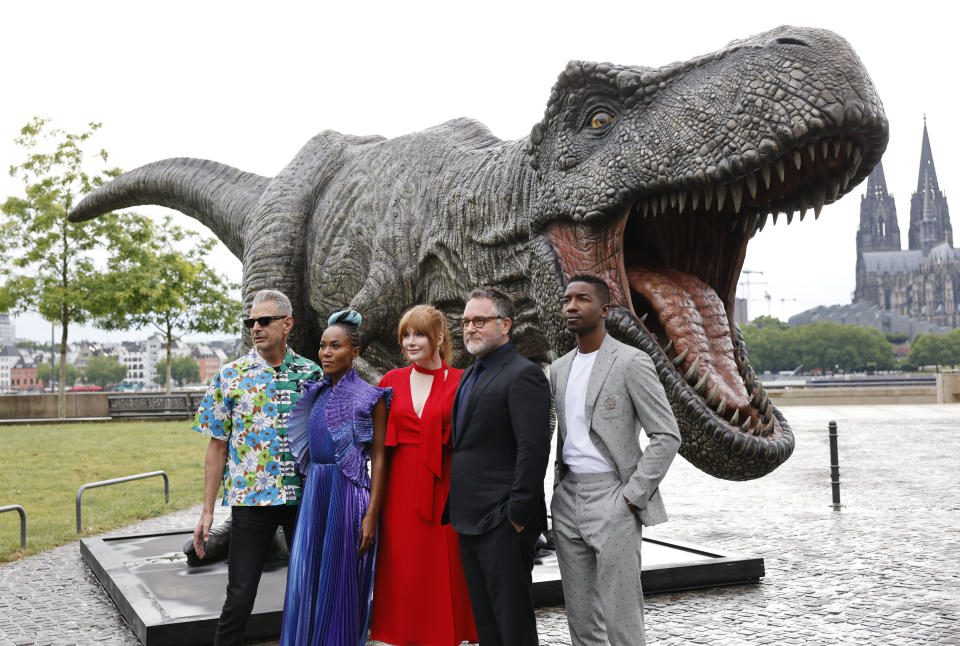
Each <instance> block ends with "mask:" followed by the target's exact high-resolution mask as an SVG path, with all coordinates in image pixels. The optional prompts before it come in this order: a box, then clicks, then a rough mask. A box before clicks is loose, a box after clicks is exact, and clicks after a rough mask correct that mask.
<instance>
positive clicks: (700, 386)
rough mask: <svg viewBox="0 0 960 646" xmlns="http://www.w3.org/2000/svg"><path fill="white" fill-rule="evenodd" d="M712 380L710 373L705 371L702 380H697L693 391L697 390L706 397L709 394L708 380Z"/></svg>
mask: <svg viewBox="0 0 960 646" xmlns="http://www.w3.org/2000/svg"><path fill="white" fill-rule="evenodd" d="M709 378H710V371H709V370H704V371H703V375H702V376H701V377H700V379H698V380H697V383H696V384H695V385H694V386H693V389H694V390H696V391H697V392H698V393H700V394H701V395H706V393H707V380H708V379H709Z"/></svg>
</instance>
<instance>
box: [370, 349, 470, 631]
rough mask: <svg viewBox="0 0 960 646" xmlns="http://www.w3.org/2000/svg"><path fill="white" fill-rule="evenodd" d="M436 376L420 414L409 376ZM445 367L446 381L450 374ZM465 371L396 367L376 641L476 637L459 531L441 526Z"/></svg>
mask: <svg viewBox="0 0 960 646" xmlns="http://www.w3.org/2000/svg"><path fill="white" fill-rule="evenodd" d="M414 369H416V370H417V371H418V372H424V373H432V374H433V375H434V377H433V385H432V387H431V390H430V394H429V396H428V397H427V401H426V403H425V404H424V406H423V410H422V411H421V415H420V416H419V417H418V416H417V414H416V413H415V412H414V409H413V397H412V395H411V392H410V373H411V371H412V370H414ZM444 371H446V378H444ZM462 374H463V371H462V370H458V369H456V368H450V367H449V366H446V365H444V366H443V367H442V368H440V369H439V370H435V371H431V370H424V369H422V368H420V367H419V366H411V367H409V368H400V369H398V370H391V371H390V372H388V373H387V374H386V375H384V377H383V379H381V380H380V384H379V385H380V386H381V387H386V386H389V387H392V388H393V401H392V402H391V405H390V416H389V417H388V419H387V438H386V446H387V447H389V448H388V449H387V451H388V455H389V456H390V457H389V462H388V471H387V483H386V484H387V486H386V490H385V497H384V501H383V507H382V511H381V515H380V528H379V534H378V539H377V540H378V545H377V566H376V574H375V579H374V584H373V610H372V614H371V619H370V628H371V633H370V638H371V639H374V640H378V641H382V642H385V643H387V644H394V645H396V646H410V645H414V644H415V645H417V646H456V645H459V644H460V643H461V642H463V641H469V642H476V641H477V629H476V627H475V626H474V623H473V611H472V610H471V607H470V597H469V595H468V592H467V583H466V579H465V578H464V576H463V565H462V564H461V562H460V545H459V541H458V540H457V533H456V532H455V531H454V530H453V528H452V527H451V526H449V525H441V524H440V516H441V514H442V513H443V506H444V505H445V504H446V501H447V494H448V492H449V491H450V448H449V446H448V445H449V442H450V414H451V411H452V409H453V398H454V395H455V394H456V392H457V386H458V385H459V383H460V376H461V375H462Z"/></svg>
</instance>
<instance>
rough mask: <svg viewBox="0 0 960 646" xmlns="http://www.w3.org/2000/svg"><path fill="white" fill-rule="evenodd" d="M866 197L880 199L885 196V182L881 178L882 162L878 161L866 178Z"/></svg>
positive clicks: (882, 177) (884, 179)
mask: <svg viewBox="0 0 960 646" xmlns="http://www.w3.org/2000/svg"><path fill="white" fill-rule="evenodd" d="M867 196H868V197H874V198H877V199H882V198H884V197H886V196H887V180H886V178H884V176H883V162H882V161H878V162H877V165H876V166H874V167H873V170H872V171H870V176H869V177H868V178H867Z"/></svg>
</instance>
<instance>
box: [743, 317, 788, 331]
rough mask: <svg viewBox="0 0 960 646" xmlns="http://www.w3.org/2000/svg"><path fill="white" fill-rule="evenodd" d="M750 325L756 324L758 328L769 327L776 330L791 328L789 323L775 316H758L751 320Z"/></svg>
mask: <svg viewBox="0 0 960 646" xmlns="http://www.w3.org/2000/svg"><path fill="white" fill-rule="evenodd" d="M750 325H755V326H756V327H758V328H765V327H769V328H773V329H775V330H787V329H789V328H790V324H789V323H784V322H783V321H781V320H780V319H778V318H776V317H774V316H758V317H757V318H755V319H753V320H752V321H750Z"/></svg>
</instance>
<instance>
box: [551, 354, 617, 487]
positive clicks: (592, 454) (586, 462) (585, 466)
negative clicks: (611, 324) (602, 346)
mask: <svg viewBox="0 0 960 646" xmlns="http://www.w3.org/2000/svg"><path fill="white" fill-rule="evenodd" d="M597 352H599V350H596V351H594V352H591V353H589V354H581V353H580V351H579V350H577V354H576V355H575V356H574V357H573V363H572V364H571V366H570V377H569V379H568V380H567V391H566V393H565V395H564V398H563V408H564V422H565V423H566V426H567V436H566V438H564V440H563V463H564V464H566V465H567V467H569V468H570V470H571V471H573V472H574V473H603V472H605V471H613V467H611V466H610V465H609V464H608V463H607V461H606V460H604V459H603V456H602V455H600V452H599V451H597V447H596V446H594V444H593V441H592V440H591V439H590V429H589V428H587V413H586V401H587V384H589V383H590V373H591V372H592V371H593V363H594V361H595V360H596V358H597Z"/></svg>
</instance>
